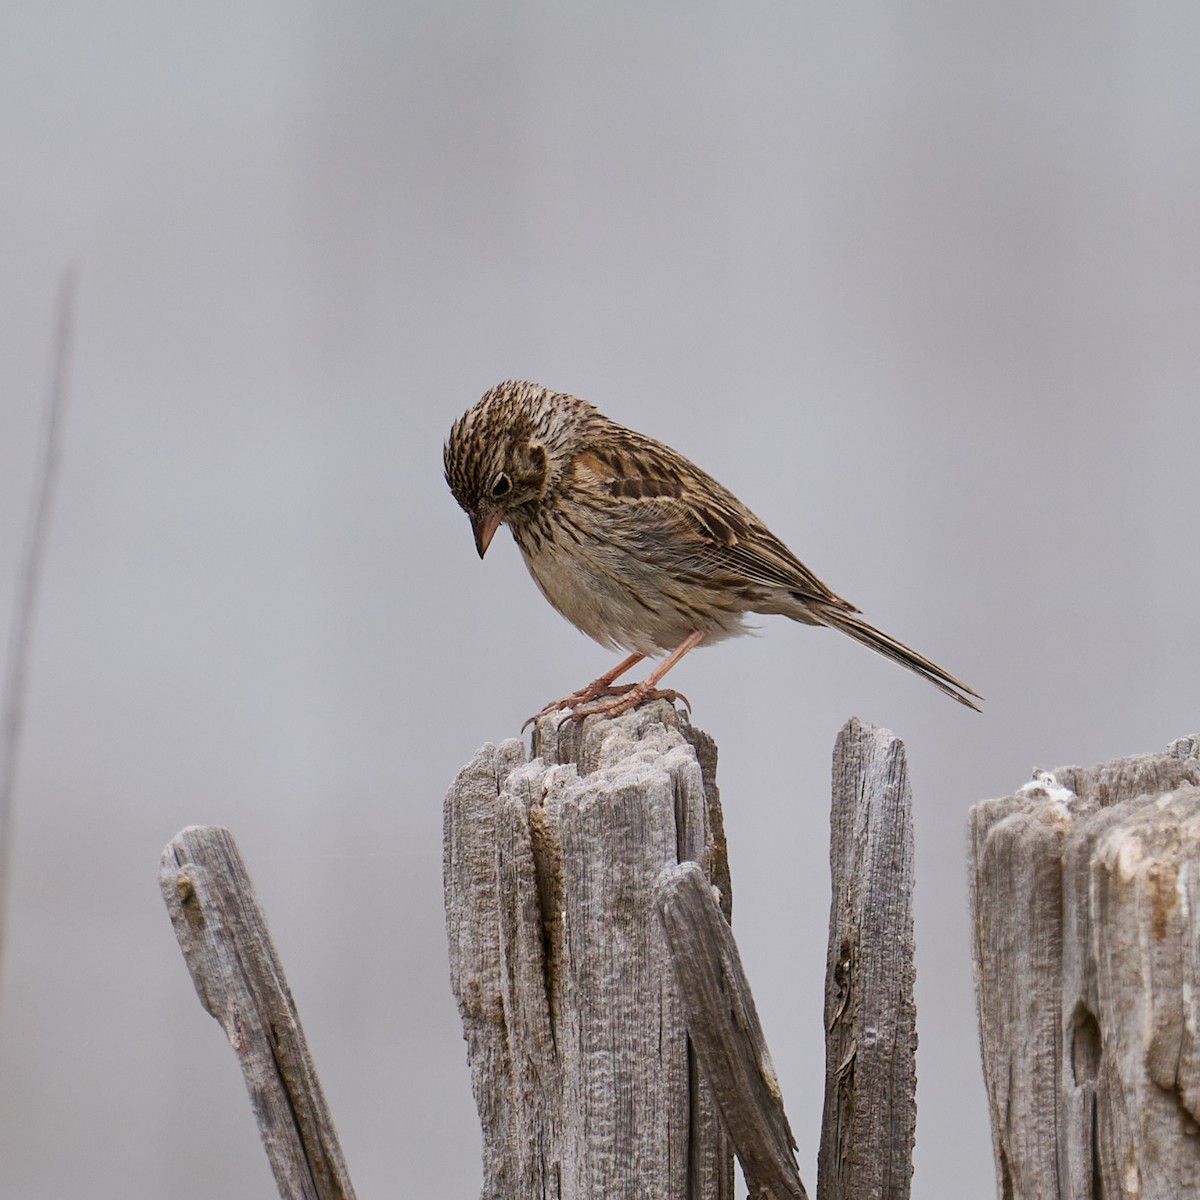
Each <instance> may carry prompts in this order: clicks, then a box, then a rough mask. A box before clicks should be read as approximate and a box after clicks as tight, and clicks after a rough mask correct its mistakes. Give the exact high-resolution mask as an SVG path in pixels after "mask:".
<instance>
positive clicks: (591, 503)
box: [444, 381, 982, 720]
mask: <svg viewBox="0 0 1200 1200" xmlns="http://www.w3.org/2000/svg"><path fill="white" fill-rule="evenodd" d="M444 459H445V466H446V482H447V483H448V484H449V485H450V490H451V491H452V492H453V493H454V498H455V499H456V500H457V501H458V503H459V504H460V505H461V506H462V508H463V509H464V510H465V511H466V513H467V515H468V516H469V517H470V518H471V528H472V530H473V531H474V533H475V548H476V549H477V550H478V551H479V557H480V558H482V557H483V555H484V553H485V552H486V551H487V548H488V545H489V544H490V543H491V540H492V537H493V536H494V535H495V532H496V530H497V529H498V528H499V526H500V525H501V524H504V525H507V526H508V527H509V529H511V530H512V535H513V537H514V538H515V539H516V542H517V545H518V547H520V550H521V554H522V556H523V557H524V559H525V565H526V567H528V568H529V573H530V574H531V575H532V576H533V579H534V582H535V583H536V584H537V585H538V587H539V588H541V590H542V595H544V596H545V597H546V599H547V600H549V601H550V603H551V604H553V605H554V607H555V608H556V609H558V611H559V612H560V613H562V615H563V616H564V617H566V618H567V620H568V621H570V622H571V623H572V624H573V625H575V626H577V627H578V628H579V629H581V630H582V631H583V632H584V633H586V634H587V635H588V636H589V637H592V638H595V639H596V641H598V642H599V643H600V644H601V645H603V646H610V647H612V646H619V647H622V648H623V649H625V650H628V651H630V654H629V657H628V658H626V659H624V660H623V661H622V662H620V663H618V664H617V666H615V667H614V668H613V669H612V670H611V671H608V672H606V673H605V674H603V675H601V676H600V678H599V679H596V680H594V681H593V682H592V683H589V684H588V685H587V686H586V687H584V688H580V689H579V691H577V692H574V693H572V694H571V695H570V696H566V697H564V698H563V699H562V700H558V701H555V702H553V703H551V704H548V705H546V707H545V708H544V709H543V710H542V712H541V713H538V714H537V715H538V716H541V715H543V714H544V713H548V712H553V711H555V710H556V709H561V708H574V714H573V715H574V716H575V717H583V716H586V715H588V714H591V713H606V714H608V715H615V714H617V713H620V712H624V711H626V710H627V709H630V708H633V707H635V706H636V705H638V704H641V703H642V702H643V701H644V700H647V699H651V698H656V697H666V698H667V699H670V700H675V699H677V698H679V697H678V694H677V693H675V692H672V691H658V690H657V684H658V682H659V680H660V679H662V677H663V676H664V675H665V674H666V673H667V672H668V671H669V670H670V669H671V668H672V667H673V666H674V665H675V664H676V663H677V662H678V661H679V660H680V659H681V658H682V657H683V656H684V655H685V654H686V653H687V652H688V651H689V650H692V649H694V648H695V647H696V646H706V645H709V644H711V643H712V642H719V641H721V640H722V639H723V638H727V637H733V636H735V635H736V634H740V633H745V632H747V629H746V626H745V620H744V618H745V615H746V613H779V614H781V615H782V616H785V617H791V618H792V620H793V621H800V622H801V623H802V624H805V625H829V626H831V627H832V628H834V629H838V630H841V632H842V633H845V634H849V636H850V637H852V638H854V640H855V641H858V642H862V644H863V645H864V646H870V648H871V649H872V650H877V651H878V652H879V653H880V654H882V655H884V656H885V657H887V658H890V659H891V660H892V661H893V662H898V663H900V664H901V665H902V666H905V667H908V669H909V670H910V671H915V672H916V673H917V674H918V675H921V676H923V677H924V678H926V679H928V680H929V682H930V683H932V684H933V685H934V686H935V687H938V688H941V690H942V691H943V692H945V693H946V695H948V696H952V697H953V698H954V699H955V700H957V701H958V702H959V703H960V704H965V705H966V706H967V707H968V708H976V707H977V706H976V705H975V704H973V703H972V701H971V699H970V697H974V698H975V699H977V700H978V699H981V698H982V697H980V696H979V693H978V692H975V691H972V690H971V688H969V687H967V685H966V684H965V683H963V682H961V680H958V679H955V678H954V676H953V675H951V674H949V673H948V672H946V671H943V670H942V668H941V667H939V666H937V665H936V664H935V663H933V662H931V661H930V660H929V659H927V658H925V657H924V656H922V655H920V654H918V653H917V652H916V651H915V650H910V649H909V648H908V647H907V646H906V645H904V644H903V642H898V641H897V640H896V639H895V638H894V637H890V636H889V635H888V634H886V633H883V632H882V631H881V630H878V629H876V628H875V627H874V626H872V625H868V624H867V622H866V621H864V620H863V619H862V618H861V617H860V616H859V615H858V609H856V608H855V607H854V605H852V604H850V603H848V602H847V601H845V600H843V599H842V598H841V597H840V596H838V595H836V594H835V593H834V592H832V591H830V590H829V588H827V587H826V586H825V584H823V583H822V582H821V581H820V580H819V579H818V578H817V577H816V576H815V575H814V574H813V573H812V572H811V571H810V570H809V569H808V568H807V567H806V566H805V565H804V564H803V563H802V562H800V560H799V559H798V558H797V557H796V556H795V555H794V554H793V553H792V552H791V551H790V550H789V549H788V548H787V547H786V546H785V545H784V544H783V542H781V541H780V540H779V539H778V538H777V537H776V536H775V535H774V534H773V533H772V532H771V531H770V530H769V529H768V528H767V527H766V526H765V525H764V524H763V523H762V522H761V521H760V520H759V519H758V518H757V517H756V516H755V515H754V514H753V513H752V512H751V511H750V510H749V509H748V508H747V507H746V506H745V505H744V504H743V503H742V502H741V501H740V500H739V499H738V498H737V497H736V496H734V495H733V493H732V492H730V491H729V490H728V489H726V488H724V487H722V486H721V485H720V484H719V483H718V482H717V481H716V480H715V479H713V478H712V476H711V475H707V474H705V472H703V471H702V470H700V468H699V467H697V466H695V465H694V464H693V463H691V462H689V461H688V460H687V459H686V458H684V457H683V455H682V454H678V453H676V452H675V451H674V450H672V449H671V448H670V447H669V446H665V445H664V444H663V443H662V442H657V441H655V440H654V439H653V438H649V437H646V436H645V435H644V434H640V433H635V432H634V431H633V430H632V429H626V428H625V427H624V426H623V425H618V424H617V423H616V422H615V421H610V420H609V419H608V418H607V417H605V416H603V415H602V414H601V413H599V412H598V411H597V410H596V409H595V408H593V407H592V405H590V404H588V403H587V401H585V400H579V399H577V398H576V397H575V396H568V395H565V394H563V393H561V392H551V391H548V390H547V389H546V388H543V387H539V386H538V385H537V384H534V383H519V382H511V381H510V382H508V383H501V384H499V385H498V386H497V387H494V388H492V390H491V391H489V392H488V393H487V394H486V395H485V396H484V397H483V399H482V400H480V401H479V403H478V404H476V405H475V407H474V408H471V409H469V410H468V411H467V412H466V413H464V414H463V415H462V416H461V417H460V418H459V419H458V420H457V421H455V422H454V426H453V428H452V429H451V430H450V438H449V440H448V441H447V442H446V447H445V453H444ZM664 653H665V654H666V655H667V656H666V658H664V659H663V661H662V662H661V663H659V664H658V665H657V666H656V667H655V668H654V670H652V671H651V672H650V674H649V675H647V676H646V678H645V679H644V680H643V681H642V682H641V683H637V684H626V685H623V686H614V680H616V679H617V678H618V676H620V675H623V674H624V673H625V672H626V671H628V670H629V669H630V668H631V667H633V666H634V665H635V664H637V663H639V662H640V661H641V660H642V659H643V658H646V657H647V656H649V655H657V654H664ZM531 720H532V718H531Z"/></svg>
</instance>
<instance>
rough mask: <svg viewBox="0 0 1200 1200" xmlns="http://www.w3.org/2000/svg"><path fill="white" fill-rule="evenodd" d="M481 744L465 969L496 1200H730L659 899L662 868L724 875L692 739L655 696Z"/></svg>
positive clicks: (463, 893)
mask: <svg viewBox="0 0 1200 1200" xmlns="http://www.w3.org/2000/svg"><path fill="white" fill-rule="evenodd" d="M557 720H558V718H557V717H556V716H551V717H548V718H543V719H542V720H541V721H540V722H539V723H538V725H537V728H536V729H535V732H534V745H535V752H536V753H537V754H538V755H539V757H537V758H535V759H533V761H531V762H526V761H525V753H524V747H523V745H522V743H521V742H520V741H518V740H516V739H513V740H510V741H507V742H504V743H503V744H501V745H500V746H498V747H497V746H492V745H487V746H485V747H484V748H483V749H482V750H481V751H480V752H479V753H478V754H477V755H476V757H475V759H474V761H472V762H471V763H470V764H469V765H468V766H466V767H464V768H463V770H462V771H460V772H459V775H458V777H457V778H456V779H455V781H454V783H453V785H452V786H451V788H450V791H449V793H448V794H447V796H446V805H445V897H446V927H447V933H448V936H449V942H450V975H451V983H452V986H453V989H454V994H455V997H456V998H457V1000H458V1007H459V1012H460V1014H461V1016H462V1021H463V1029H464V1034H465V1036H466V1039H467V1046H468V1050H467V1056H468V1059H469V1061H470V1065H471V1075H472V1084H473V1087H474V1092H475V1100H476V1104H477V1106H478V1108H479V1115H480V1121H481V1124H482V1126H483V1170H484V1183H483V1191H482V1193H481V1194H482V1196H484V1197H486V1198H496V1200H508V1198H510V1197H513V1198H515V1197H520V1198H522V1200H525V1198H526V1197H530V1198H532V1197H555V1198H556V1200H576V1198H582V1197H585V1196H586V1197H591V1196H599V1195H603V1196H607V1197H611V1198H612V1200H623V1198H625V1197H629V1198H630V1200H632V1198H633V1197H642V1196H653V1197H655V1198H656V1200H675V1198H678V1200H730V1198H732V1196H733V1194H734V1193H733V1169H732V1155H731V1151H730V1147H729V1143H728V1139H727V1138H726V1136H725V1133H724V1130H723V1128H722V1126H721V1122H720V1119H719V1117H718V1115H717V1112H716V1108H715V1105H714V1102H713V1098H712V1095H711V1092H710V1089H709V1087H708V1085H707V1084H706V1083H705V1081H704V1080H703V1079H702V1078H701V1077H700V1074H699V1072H698V1071H697V1066H696V1063H695V1060H694V1058H693V1055H692V1053H691V1051H690V1049H689V1043H688V1037H687V1029H686V1025H685V1021H684V1015H683V1013H682V1011H681V1008H680V1003H679V1000H678V998H677V995H676V992H675V988H674V985H673V982H672V979H671V974H670V972H671V968H670V965H669V957H668V946H667V941H666V937H665V934H664V931H663V927H662V924H661V922H660V921H659V919H658V917H657V915H656V913H655V908H654V885H655V882H656V880H657V879H658V876H659V873H660V872H661V871H662V869H663V868H664V867H665V866H669V865H674V864H676V863H678V862H680V861H692V862H696V863H698V864H700V866H701V868H702V869H703V870H704V871H705V874H706V876H707V877H708V878H709V879H710V880H713V879H716V878H721V879H723V880H724V888H723V890H722V899H723V902H724V905H725V906H726V909H727V908H728V905H729V890H728V889H729V885H728V876H727V869H726V867H725V854H724V842H723V839H722V836H721V834H720V826H719V821H718V820H717V819H716V817H715V814H714V812H713V810H711V809H710V805H712V804H714V803H715V795H716V790H715V787H713V788H711V789H706V787H705V785H704V780H703V772H702V768H701V762H700V761H699V760H698V757H697V754H696V751H695V750H694V749H693V745H695V744H699V745H700V746H701V747H702V752H703V754H704V755H706V756H707V757H708V759H709V760H710V762H711V763H712V764H713V765H715V751H714V750H713V748H712V746H711V743H710V742H708V741H707V739H706V738H705V736H704V735H703V734H700V733H699V732H698V731H695V730H693V729H691V728H690V726H688V725H687V724H686V722H681V721H680V719H679V718H678V716H677V715H676V713H675V710H674V708H673V707H672V706H671V705H669V704H667V703H665V702H659V703H656V704H652V705H647V706H644V707H642V708H640V709H637V710H635V711H634V712H631V713H627V714H625V715H624V716H621V717H618V718H616V719H615V720H611V721H606V720H600V719H596V718H591V719H589V720H588V721H587V722H585V723H584V724H583V725H582V726H579V725H576V724H573V723H570V724H568V725H565V726H564V727H563V728H562V729H561V730H557V729H556V725H557Z"/></svg>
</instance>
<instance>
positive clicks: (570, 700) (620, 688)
mask: <svg viewBox="0 0 1200 1200" xmlns="http://www.w3.org/2000/svg"><path fill="white" fill-rule="evenodd" d="M640 686H641V685H640V684H637V683H618V684H617V685H616V686H615V687H614V686H613V684H611V683H609V682H608V681H607V680H601V679H594V680H593V681H592V682H591V683H589V684H588V685H587V686H586V687H581V688H580V689H579V690H578V691H577V692H572V693H571V694H570V695H569V696H564V697H563V698H562V699H561V700H552V701H551V702H550V703H549V704H547V705H546V707H545V708H543V709H542V710H541V712H535V713H534V714H533V716H532V717H530V718H529V719H528V720H527V721H526V722H525V724H524V725H522V726H521V732H522V733H524V732H525V730H526V729H528V728H529V726H530V725H532V724H533V723H534V722H535V721H537V720H538V719H539V718H541V717H548V716H549V715H550V714H551V713H552V712H560V711H561V710H562V709H564V708H575V707H576V705H580V704H589V703H591V701H593V700H598V699H600V697H602V696H618V697H619V696H624V695H625V693H626V692H631V691H633V689H634V688H636V687H640Z"/></svg>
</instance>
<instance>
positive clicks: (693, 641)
mask: <svg viewBox="0 0 1200 1200" xmlns="http://www.w3.org/2000/svg"><path fill="white" fill-rule="evenodd" d="M707 633H708V630H707V629H693V630H692V632H691V633H689V634H688V635H687V637H685V638H684V639H683V641H682V642H680V643H679V645H678V646H676V647H675V649H674V650H672V651H671V653H670V654H668V655H667V657H666V658H664V659H663V660H662V662H660V663H659V664H658V666H657V667H655V668H654V670H653V671H651V672H650V674H649V675H647V676H646V678H645V679H643V680H642V682H641V683H636V684H634V685H633V687H630V688H621V689H620V692H621V694H620V695H613V694H611V691H610V694H609V695H608V696H607V697H606V698H604V699H597V700H595V701H594V702H593V703H590V704H581V705H580V706H579V707H578V708H576V709H575V711H574V712H572V713H571V715H570V716H569V717H568V720H572V721H579V720H582V719H583V718H584V717H590V716H593V715H595V714H597V713H603V714H604V716H606V717H615V716H618V715H619V714H621V713H623V712H628V711H629V710H630V709H631V708H637V706H638V705H639V704H642V703H644V702H645V701H647V700H670V701H671V702H672V703H674V702H675V701H676V700H682V701H683V702H684V704H687V705H688V708H691V705H690V704H688V701H687V697H686V696H681V695H680V694H679V693H678V692H674V691H671V690H670V689H669V688H668V689H666V690H665V691H659V690H658V688H657V684H658V681H659V680H660V679H661V678H662V677H663V676H664V675H665V674H666V673H667V672H668V671H669V670H670V669H671V668H672V667H673V666H674V665H675V664H676V663H677V662H678V661H679V660H680V659H681V658H682V657H683V656H684V655H685V654H686V653H687V652H688V651H689V650H694V649H695V648H696V647H697V646H698V645H700V643H701V642H702V641H704V637H705V635H706V634H707ZM630 665H631V666H632V664H630ZM614 678H615V677H614Z"/></svg>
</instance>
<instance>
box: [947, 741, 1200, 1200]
mask: <svg viewBox="0 0 1200 1200" xmlns="http://www.w3.org/2000/svg"><path fill="white" fill-rule="evenodd" d="M1198 749H1200V737H1192V738H1181V739H1180V740H1179V741H1177V742H1174V743H1172V745H1171V747H1170V748H1169V749H1168V751H1167V753H1165V754H1153V755H1140V756H1136V757H1132V758H1124V759H1117V760H1114V761H1113V762H1110V763H1104V764H1101V765H1099V766H1096V767H1091V768H1087V769H1085V768H1080V767H1060V768H1058V769H1057V770H1055V771H1053V772H1038V773H1037V774H1036V775H1035V778H1034V780H1033V781H1032V782H1031V783H1030V784H1027V785H1026V786H1025V787H1023V788H1022V789H1021V790H1020V791H1019V792H1017V793H1016V794H1015V795H1012V796H1008V797H1006V798H1004V799H1001V800H988V801H984V802H982V803H980V804H977V805H976V806H975V807H974V808H973V809H972V812H971V828H970V876H971V908H972V920H973V940H972V951H973V956H974V965H975V980H976V998H977V1002H978V1009H979V1027H980V1040H981V1043H982V1049H983V1061H984V1076H985V1080H986V1084H987V1091H988V1101H989V1105H990V1109H991V1119H992V1143H993V1150H994V1154H995V1160H996V1175H997V1195H998V1196H1001V1197H1003V1198H1004V1200H1037V1198H1041V1197H1055V1198H1057V1197H1070V1198H1071V1200H1116V1198H1117V1197H1123V1198H1125V1197H1127V1198H1129V1200H1133V1198H1135V1197H1136V1198H1137V1200H1173V1198H1175V1197H1182V1196H1197V1195H1200V1047H1198V1045H1197V1037H1198V1036H1200V933H1198V930H1200V926H1198V924H1197V916H1196V914H1197V913H1200V786H1198V785H1200V758H1198V757H1197V752H1198Z"/></svg>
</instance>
